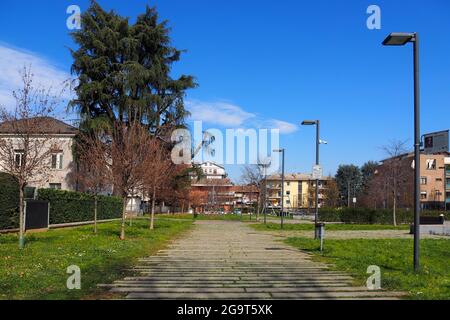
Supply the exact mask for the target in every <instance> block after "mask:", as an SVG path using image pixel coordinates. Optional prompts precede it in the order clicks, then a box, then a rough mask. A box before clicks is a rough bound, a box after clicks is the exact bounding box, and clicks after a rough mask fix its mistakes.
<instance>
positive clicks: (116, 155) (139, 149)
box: [84, 121, 152, 240]
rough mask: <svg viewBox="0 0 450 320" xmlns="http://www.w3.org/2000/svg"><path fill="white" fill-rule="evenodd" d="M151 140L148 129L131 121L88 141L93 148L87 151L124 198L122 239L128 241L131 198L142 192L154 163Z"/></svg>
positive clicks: (115, 189)
mask: <svg viewBox="0 0 450 320" xmlns="http://www.w3.org/2000/svg"><path fill="white" fill-rule="evenodd" d="M151 139H152V138H151V136H150V134H149V132H148V130H146V129H145V128H144V127H143V126H142V125H141V124H140V123H138V122H137V121H136V122H134V121H131V122H129V123H127V124H122V125H119V124H118V125H116V126H115V127H114V128H113V129H112V130H111V129H109V128H107V130H106V131H102V132H97V133H96V137H95V138H92V139H88V140H86V141H85V142H86V143H88V144H89V145H87V146H84V148H86V150H89V152H90V153H92V154H93V155H92V157H94V158H95V159H96V161H98V167H101V166H104V170H106V173H105V175H104V177H105V178H106V179H107V183H109V184H111V185H112V186H113V193H114V194H116V195H118V196H120V197H121V198H122V223H121V229H120V239H121V240H125V222H126V213H127V212H126V210H127V203H128V196H129V195H132V194H133V192H134V191H135V190H141V188H142V185H143V182H144V179H143V177H144V174H145V172H146V169H147V168H146V164H147V163H148V162H149V161H151V150H150V145H151ZM102 175H103V174H102ZM96 182H99V181H96ZM102 183H103V182H102Z"/></svg>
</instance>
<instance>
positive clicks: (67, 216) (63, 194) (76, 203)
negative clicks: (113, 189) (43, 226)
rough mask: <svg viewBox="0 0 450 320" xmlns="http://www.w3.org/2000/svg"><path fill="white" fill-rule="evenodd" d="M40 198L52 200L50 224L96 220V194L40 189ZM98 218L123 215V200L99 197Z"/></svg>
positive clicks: (112, 217)
mask: <svg viewBox="0 0 450 320" xmlns="http://www.w3.org/2000/svg"><path fill="white" fill-rule="evenodd" d="M37 198H38V200H44V201H49V202H50V224H59V223H69V222H83V221H91V220H94V203H95V202H94V196H93V195H90V194H86V193H80V192H72V191H62V190H54V189H39V191H38V197H37ZM97 215H98V220H105V219H115V218H120V217H121V216H122V200H121V199H120V198H117V197H107V196H99V197H98V213H97Z"/></svg>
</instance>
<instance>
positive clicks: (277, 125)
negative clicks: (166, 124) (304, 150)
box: [186, 100, 298, 134]
mask: <svg viewBox="0 0 450 320" xmlns="http://www.w3.org/2000/svg"><path fill="white" fill-rule="evenodd" d="M186 107H187V109H188V110H189V111H190V112H191V120H192V121H203V122H204V123H207V124H210V125H218V126H223V127H227V128H251V127H253V128H258V129H260V128H264V129H279V130H280V133H283V134H289V133H293V132H295V131H297V129H298V127H297V126H296V125H295V124H293V123H289V122H286V121H282V120H278V119H264V118H262V117H260V116H258V115H256V114H254V113H250V112H247V111H245V110H244V109H242V108H241V107H240V106H237V105H235V104H232V103H229V102H221V101H218V102H217V101H216V102H203V101H198V100H189V101H186Z"/></svg>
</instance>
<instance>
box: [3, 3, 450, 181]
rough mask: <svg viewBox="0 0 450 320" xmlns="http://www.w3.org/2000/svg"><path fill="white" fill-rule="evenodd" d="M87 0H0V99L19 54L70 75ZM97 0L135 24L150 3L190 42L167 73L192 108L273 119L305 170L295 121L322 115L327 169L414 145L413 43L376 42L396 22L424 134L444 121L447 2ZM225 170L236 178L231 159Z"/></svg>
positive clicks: (448, 114)
mask: <svg viewBox="0 0 450 320" xmlns="http://www.w3.org/2000/svg"><path fill="white" fill-rule="evenodd" d="M88 3H89V2H88V1H84V0H83V1H81V0H70V1H66V0H54V1H50V0H41V1H33V2H31V1H23V0H22V1H18V0H15V1H10V0H6V1H5V0H2V1H1V2H0V54H1V56H0V73H2V74H3V75H1V74H0V102H2V103H6V102H8V100H7V97H5V94H6V92H7V91H8V90H9V89H10V88H14V86H16V85H17V79H16V78H15V77H14V76H13V75H12V73H13V72H15V71H16V70H15V69H19V68H20V63H21V62H22V63H23V61H31V62H32V64H33V67H35V66H36V68H37V69H38V70H37V73H39V77H40V78H41V79H42V81H43V82H44V83H45V81H50V80H52V79H53V80H54V79H56V80H58V79H62V78H64V77H65V76H66V75H67V74H68V73H69V71H70V65H71V57H70V54H69V51H68V49H67V48H68V47H74V46H75V45H74V44H73V43H72V41H71V39H70V37H69V36H68V30H67V28H66V19H67V17H68V15H67V14H66V8H67V7H68V6H69V5H72V4H77V5H79V6H80V7H81V9H82V10H83V9H86V8H87V6H88ZM99 3H100V4H101V5H102V6H104V7H105V8H107V9H114V10H116V11H118V12H119V13H120V14H122V15H125V16H130V17H131V20H132V21H133V20H134V17H136V15H137V14H139V13H141V12H143V10H144V8H145V5H146V4H150V5H156V6H157V8H158V11H159V13H160V16H161V18H163V19H167V20H169V25H170V26H171V28H172V34H171V35H172V39H173V44H174V45H175V46H176V47H178V48H181V49H186V50H187V52H186V53H185V54H184V55H183V57H182V61H181V62H180V63H178V64H177V65H176V66H175V68H174V70H173V73H174V75H177V74H181V73H185V74H192V75H194V76H195V77H196V79H197V82H198V83H199V85H200V86H199V87H198V88H197V89H194V90H191V91H189V93H188V96H187V100H188V101H189V102H190V104H191V107H192V106H193V108H194V109H195V106H197V107H198V106H201V108H203V109H202V110H204V111H205V112H213V113H212V114H211V115H210V117H207V119H208V123H205V126H206V127H208V126H210V127H215V128H228V127H240V126H245V125H246V124H248V122H249V121H250V122H252V123H259V124H261V123H262V124H267V125H269V126H271V125H273V124H274V123H277V124H279V125H280V126H281V128H282V129H283V130H282V135H281V145H282V146H283V147H285V148H286V171H289V172H309V171H311V166H312V164H313V162H314V130H313V128H311V127H300V126H298V124H299V123H300V122H301V121H302V120H303V119H309V118H312V119H320V120H321V122H322V137H323V139H325V140H327V141H328V142H329V144H328V145H326V146H323V147H322V149H321V150H322V157H321V158H322V161H321V162H322V164H323V166H324V171H325V173H333V174H334V172H335V170H336V168H337V166H338V165H339V164H343V163H354V164H358V165H360V164H362V163H364V162H365V161H367V160H380V159H382V158H383V157H384V154H383V152H382V151H381V150H380V147H381V146H382V145H385V144H388V143H389V141H390V140H392V139H400V140H407V139H409V144H410V145H411V146H412V132H413V114H412V108H413V95H412V90H413V82H412V49H411V47H410V46H407V47H398V48H396V47H382V46H381V42H382V40H383V39H384V38H385V36H386V35H387V34H388V33H389V32H392V31H405V32H410V31H417V32H419V33H420V36H421V57H420V59H421V61H420V62H421V85H422V100H421V102H422V126H421V127H422V133H425V132H432V131H439V130H444V129H448V128H449V127H450V55H449V52H450V37H449V32H450V2H448V1H447V0H441V1H438V0H434V1H406V0H402V1H400V0H397V1H378V0H374V1H362V0H358V1H357V0H355V1H338V0H316V1H298V0H289V1H288V0H281V1H264V0H258V1H256V0H239V1H238V0H228V1H219V0H191V1H188V0H158V1H144V0H133V1H123V0H113V1H99ZM131 3H132V4H131ZM372 4H375V5H378V6H379V7H380V8H381V30H369V29H368V28H367V27H366V20H367V18H368V17H369V14H367V13H366V9H367V7H368V6H369V5H372ZM2 61H3V62H2ZM5 70H6V71H5ZM2 95H3V97H2ZM224 106H225V107H224ZM198 108H199V107H198ZM217 111H221V112H222V113H221V114H222V116H221V117H217V116H215V114H214V112H217ZM204 114H205V113H204ZM204 114H203V116H204ZM194 116H195V117H202V115H200V116H199V115H198V113H196V112H194ZM227 169H228V171H229V173H230V176H231V177H232V178H233V179H235V180H237V179H238V178H239V173H240V168H239V167H238V166H227Z"/></svg>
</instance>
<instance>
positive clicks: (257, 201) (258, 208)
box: [256, 195, 261, 221]
mask: <svg viewBox="0 0 450 320" xmlns="http://www.w3.org/2000/svg"><path fill="white" fill-rule="evenodd" d="M260 200H261V197H259V195H258V197H257V198H256V203H257V207H256V221H259V210H260V208H261V201H260Z"/></svg>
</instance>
